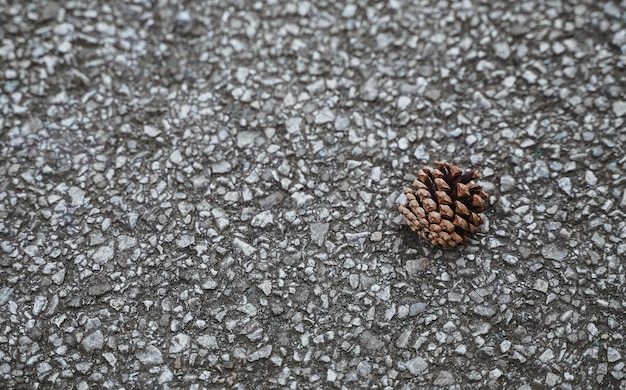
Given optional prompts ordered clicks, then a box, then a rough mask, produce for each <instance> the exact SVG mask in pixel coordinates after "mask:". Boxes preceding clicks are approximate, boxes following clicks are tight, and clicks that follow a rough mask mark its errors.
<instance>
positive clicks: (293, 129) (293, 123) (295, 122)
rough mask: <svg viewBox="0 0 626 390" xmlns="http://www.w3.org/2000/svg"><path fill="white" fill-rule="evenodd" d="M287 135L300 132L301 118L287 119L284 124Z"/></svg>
mask: <svg viewBox="0 0 626 390" xmlns="http://www.w3.org/2000/svg"><path fill="white" fill-rule="evenodd" d="M285 128H286V129H287V133H289V134H296V133H299V132H300V131H302V118H289V119H287V121H286V122H285Z"/></svg>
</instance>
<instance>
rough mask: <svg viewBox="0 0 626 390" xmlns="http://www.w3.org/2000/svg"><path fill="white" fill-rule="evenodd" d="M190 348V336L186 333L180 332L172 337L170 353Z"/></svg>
mask: <svg viewBox="0 0 626 390" xmlns="http://www.w3.org/2000/svg"><path fill="white" fill-rule="evenodd" d="M187 348H189V336H188V335H186V334H184V333H179V334H177V335H176V336H174V337H173V338H172V341H171V342H170V349H169V352H170V353H180V352H182V351H184V350H186V349H187Z"/></svg>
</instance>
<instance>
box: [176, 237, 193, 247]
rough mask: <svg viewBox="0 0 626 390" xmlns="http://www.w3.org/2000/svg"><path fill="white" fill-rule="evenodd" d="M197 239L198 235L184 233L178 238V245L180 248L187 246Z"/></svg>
mask: <svg viewBox="0 0 626 390" xmlns="http://www.w3.org/2000/svg"><path fill="white" fill-rule="evenodd" d="M195 241H196V237H195V236H193V235H191V234H183V235H182V236H180V237H178V238H177V239H176V246H177V247H178V248H181V249H182V248H187V247H189V246H190V245H192V244H193V243H194V242H195Z"/></svg>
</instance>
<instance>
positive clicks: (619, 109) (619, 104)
mask: <svg viewBox="0 0 626 390" xmlns="http://www.w3.org/2000/svg"><path fill="white" fill-rule="evenodd" d="M613 112H614V113H615V115H617V116H624V114H626V101H624V100H619V101H616V102H613Z"/></svg>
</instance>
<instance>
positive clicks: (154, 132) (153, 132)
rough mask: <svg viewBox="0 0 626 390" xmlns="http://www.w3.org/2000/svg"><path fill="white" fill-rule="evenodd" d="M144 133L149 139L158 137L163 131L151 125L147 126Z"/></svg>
mask: <svg viewBox="0 0 626 390" xmlns="http://www.w3.org/2000/svg"><path fill="white" fill-rule="evenodd" d="M143 132H144V133H145V134H146V135H147V136H148V137H152V138H155V137H158V136H159V135H160V134H161V130H160V129H158V128H156V127H154V126H150V125H145V126H144V127H143Z"/></svg>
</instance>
